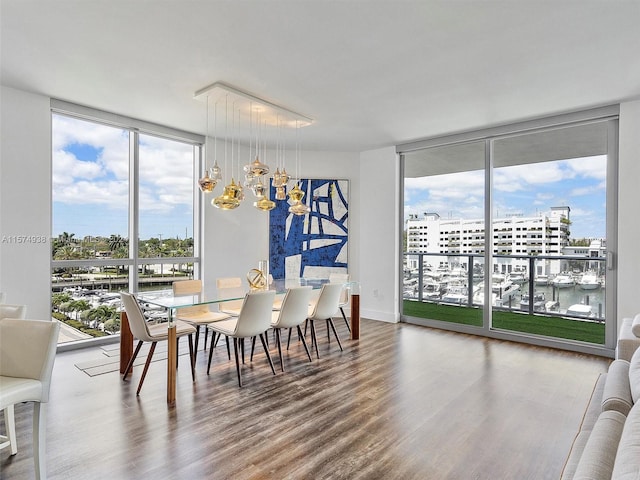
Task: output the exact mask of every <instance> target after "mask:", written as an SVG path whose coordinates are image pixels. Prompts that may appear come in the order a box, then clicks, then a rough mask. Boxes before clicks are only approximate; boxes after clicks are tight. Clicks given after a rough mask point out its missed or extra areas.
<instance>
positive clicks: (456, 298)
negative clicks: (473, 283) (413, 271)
mask: <svg viewBox="0 0 640 480" xmlns="http://www.w3.org/2000/svg"><path fill="white" fill-rule="evenodd" d="M468 297H469V293H468V290H467V288H466V287H463V286H459V285H454V286H451V287H449V288H448V289H447V291H446V292H445V293H443V294H442V298H441V299H440V301H441V302H442V303H453V304H456V305H463V304H466V303H467V300H468Z"/></svg>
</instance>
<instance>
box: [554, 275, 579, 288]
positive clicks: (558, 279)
mask: <svg viewBox="0 0 640 480" xmlns="http://www.w3.org/2000/svg"><path fill="white" fill-rule="evenodd" d="M551 284H552V285H553V286H554V287H556V288H568V287H573V286H574V285H575V284H576V282H575V280H574V279H573V277H572V276H571V275H569V274H568V273H559V274H558V275H556V276H555V278H554V279H553V281H552V282H551Z"/></svg>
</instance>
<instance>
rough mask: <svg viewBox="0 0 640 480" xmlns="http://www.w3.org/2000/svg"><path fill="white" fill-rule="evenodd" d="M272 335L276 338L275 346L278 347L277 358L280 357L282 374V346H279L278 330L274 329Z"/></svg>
mask: <svg viewBox="0 0 640 480" xmlns="http://www.w3.org/2000/svg"><path fill="white" fill-rule="evenodd" d="M273 333H274V334H275V336H276V345H278V356H279V357H280V370H282V371H283V372H284V360H283V359H282V345H280V329H279V328H274V329H273Z"/></svg>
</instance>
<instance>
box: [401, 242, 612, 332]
mask: <svg viewBox="0 0 640 480" xmlns="http://www.w3.org/2000/svg"><path fill="white" fill-rule="evenodd" d="M404 258H405V273H404V280H403V299H404V300H407V301H418V302H427V303H432V304H442V305H451V304H455V305H458V306H463V307H467V308H480V307H482V306H483V305H484V304H485V303H486V302H487V301H488V302H490V303H491V305H492V308H493V309H494V311H505V312H517V313H519V314H528V315H533V316H560V317H562V318H568V319H574V320H581V321H584V322H598V323H603V322H604V321H605V317H604V315H605V271H606V259H605V258H604V257H589V256H562V255H553V256H552V255H534V256H532V255H509V254H503V255H494V256H493V257H492V258H493V266H491V267H489V269H487V268H485V266H484V255H479V254H457V253H447V254H444V253H411V252H407V253H405V254H404ZM443 262H444V263H445V264H448V265H449V266H450V269H449V272H450V274H447V273H446V272H442V271H436V267H437V266H439V265H441V264H442V263H443ZM487 270H489V271H488V272H487ZM531 272H533V273H531ZM454 273H455V274H454ZM486 274H490V275H494V276H495V277H494V278H493V279H492V282H491V284H490V285H491V292H490V293H489V294H486V293H485V285H486V284H485V282H484V276H485V275H486ZM529 299H533V301H530V300H529Z"/></svg>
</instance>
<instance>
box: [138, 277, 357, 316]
mask: <svg viewBox="0 0 640 480" xmlns="http://www.w3.org/2000/svg"><path fill="white" fill-rule="evenodd" d="M328 282H329V281H328V280H327V279H318V278H293V279H290V278H287V279H275V280H273V281H272V282H271V284H270V285H269V289H270V290H275V292H276V294H284V293H286V291H287V289H288V288H292V287H298V286H303V285H310V286H312V287H313V288H314V289H319V288H322V285H324V284H325V283H328ZM352 284H354V285H355V284H356V282H346V283H345V288H348V289H352V288H353V285H352ZM250 291H251V290H249V289H248V288H246V287H237V288H216V287H215V286H207V285H204V287H203V291H202V293H200V294H197V295H174V294H173V291H172V290H150V291H145V292H140V293H138V295H137V297H138V301H140V302H141V303H143V304H144V303H146V304H149V305H155V306H159V307H164V308H167V309H175V308H184V307H192V306H196V305H208V304H214V303H222V302H230V301H233V300H242V299H243V298H244V297H245V295H246V294H247V293H248V292H250Z"/></svg>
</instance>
